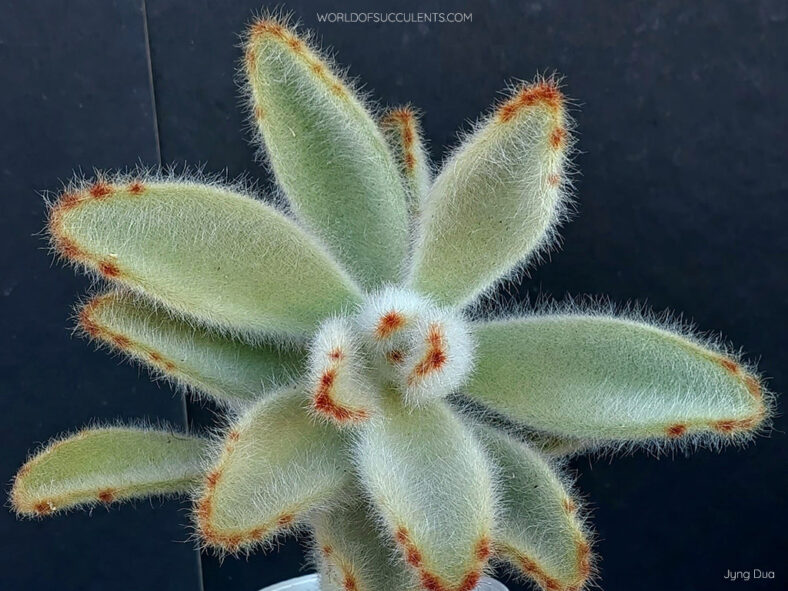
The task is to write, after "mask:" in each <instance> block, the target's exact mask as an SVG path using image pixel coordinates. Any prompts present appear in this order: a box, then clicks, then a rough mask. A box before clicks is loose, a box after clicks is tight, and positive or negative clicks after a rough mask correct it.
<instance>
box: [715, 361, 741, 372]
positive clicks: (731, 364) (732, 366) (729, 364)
mask: <svg viewBox="0 0 788 591" xmlns="http://www.w3.org/2000/svg"><path fill="white" fill-rule="evenodd" d="M719 363H720V365H721V366H722V367H724V368H725V369H727V370H728V371H729V372H731V373H732V374H737V373H739V364H738V363H736V362H735V361H733V360H731V359H728V358H727V357H720V358H719Z"/></svg>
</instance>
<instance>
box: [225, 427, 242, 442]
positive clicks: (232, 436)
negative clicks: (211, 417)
mask: <svg viewBox="0 0 788 591" xmlns="http://www.w3.org/2000/svg"><path fill="white" fill-rule="evenodd" d="M240 438H241V434H240V433H239V432H238V430H237V429H231V430H230V432H229V433H228V434H227V439H229V440H230V441H233V442H235V441H238V440H239V439H240Z"/></svg>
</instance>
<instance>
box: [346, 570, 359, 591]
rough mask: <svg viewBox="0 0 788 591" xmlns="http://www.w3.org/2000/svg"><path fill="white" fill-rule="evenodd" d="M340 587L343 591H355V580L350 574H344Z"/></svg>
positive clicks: (356, 586)
mask: <svg viewBox="0 0 788 591" xmlns="http://www.w3.org/2000/svg"><path fill="white" fill-rule="evenodd" d="M342 587H343V588H344V589H345V591H357V590H358V585H357V584H356V579H354V578H353V575H351V574H350V573H345V578H344V579H343V580H342Z"/></svg>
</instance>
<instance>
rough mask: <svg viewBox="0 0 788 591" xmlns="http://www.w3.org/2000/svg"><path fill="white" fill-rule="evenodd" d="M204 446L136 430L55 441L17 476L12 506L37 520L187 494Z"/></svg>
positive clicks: (191, 440)
mask: <svg viewBox="0 0 788 591" xmlns="http://www.w3.org/2000/svg"><path fill="white" fill-rule="evenodd" d="M207 444H208V441H206V440H204V439H199V438H196V437H189V436H186V435H182V434H179V433H173V432H169V431H159V430H153V429H139V428H134V427H98V428H94V429H85V430H83V431H80V432H79V433H77V434H76V435H72V436H70V437H66V438H61V439H55V440H53V441H52V442H51V443H50V444H49V445H47V446H46V447H45V448H44V449H42V450H41V451H40V452H38V453H37V454H36V455H35V456H33V457H32V458H31V459H30V460H29V461H28V462H27V463H26V464H25V465H24V466H22V468H21V469H20V470H19V472H18V473H17V475H16V479H15V480H14V486H13V489H12V491H11V502H12V504H13V507H14V509H15V510H16V512H17V513H19V514H20V515H28V516H41V515H48V514H50V513H53V512H55V511H62V510H64V509H70V508H72V507H76V506H78V505H95V504H97V503H112V502H114V501H123V500H126V499H134V498H142V497H147V496H154V495H167V494H174V493H183V492H187V491H188V490H189V489H190V488H191V487H192V486H193V485H194V484H196V482H197V479H198V478H199V476H200V475H201V474H202V464H201V456H202V454H203V453H204V452H205V450H206V447H207Z"/></svg>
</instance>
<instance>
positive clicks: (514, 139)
mask: <svg viewBox="0 0 788 591" xmlns="http://www.w3.org/2000/svg"><path fill="white" fill-rule="evenodd" d="M567 133H568V132H567V117H566V114H565V111H564V102H563V96H562V95H561V93H560V91H559V90H558V89H557V88H556V85H555V84H554V83H553V82H551V81H549V80H548V81H542V82H537V83H535V84H533V85H529V86H525V87H523V88H521V89H520V90H519V91H518V92H517V93H516V94H515V95H514V96H513V97H512V98H510V99H509V100H508V101H507V102H505V103H504V104H503V105H501V106H500V107H499V108H498V110H497V111H496V112H495V113H494V114H493V115H492V117H490V118H489V119H488V120H487V121H486V122H485V123H484V124H483V125H482V126H480V127H479V129H478V130H477V131H476V132H475V133H474V134H473V135H471V136H470V137H469V138H468V139H467V140H466V141H465V142H464V143H463V145H461V146H460V148H459V149H458V150H457V151H456V152H455V154H454V155H453V156H452V157H451V158H450V159H449V161H448V162H447V163H446V164H445V165H444V167H443V170H442V171H441V173H440V174H439V175H438V178H437V179H436V180H435V182H434V183H433V185H432V188H431V190H430V192H429V195H428V196H427V199H426V201H425V203H424V208H423V212H422V215H421V220H420V229H419V236H418V239H417V244H416V252H415V255H414V261H413V267H412V269H411V283H412V285H413V286H414V287H415V288H416V289H418V290H419V291H421V292H422V293H428V294H430V295H432V296H434V297H435V298H436V299H438V300H439V301H440V302H441V303H445V304H452V305H454V304H456V305H462V304H467V303H468V302H470V301H471V300H473V299H474V298H475V297H476V296H478V295H479V294H481V293H482V292H484V291H485V290H487V289H489V288H490V287H491V286H492V285H493V284H494V283H495V282H496V281H498V280H499V279H500V278H501V277H502V276H504V275H506V274H507V273H509V272H510V271H511V270H512V269H513V268H514V267H515V266H517V265H518V264H522V263H524V262H526V261H527V259H528V258H529V257H532V256H533V255H534V253H535V252H536V251H538V250H539V249H540V248H541V247H543V246H544V245H545V244H546V243H547V242H548V241H549V239H550V237H551V234H552V232H553V228H554V227H555V226H556V224H557V223H558V221H560V219H561V217H562V215H563V201H564V199H563V191H562V186H563V185H564V184H565V181H564V176H565V172H564V163H565V160H566V153H567V148H568V145H569V139H568V135H567Z"/></svg>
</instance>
